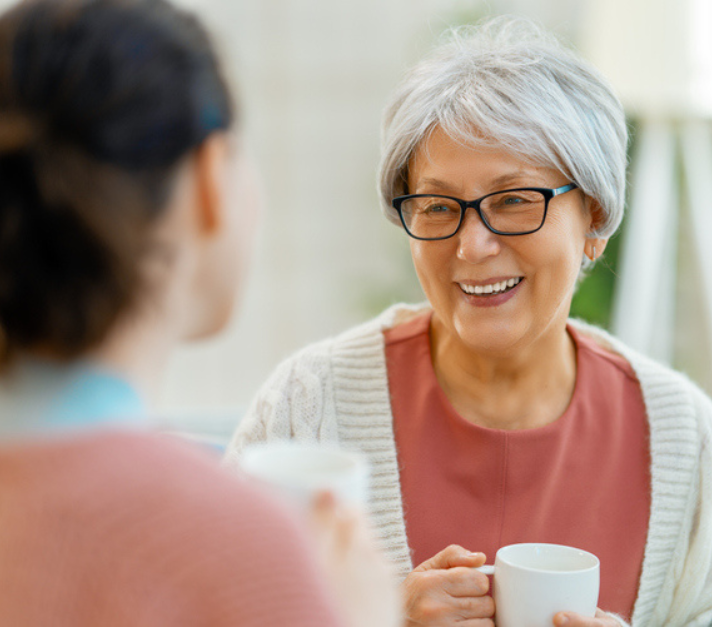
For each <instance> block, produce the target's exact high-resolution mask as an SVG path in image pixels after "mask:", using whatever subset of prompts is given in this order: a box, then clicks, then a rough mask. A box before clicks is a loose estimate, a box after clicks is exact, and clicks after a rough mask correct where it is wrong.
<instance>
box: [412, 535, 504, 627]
mask: <svg viewBox="0 0 712 627" xmlns="http://www.w3.org/2000/svg"><path fill="white" fill-rule="evenodd" d="M484 561H485V556H484V555H483V554H481V553H471V552H470V551H467V550H465V549H463V548H462V547H460V546H455V545H453V546H449V547H447V548H446V549H444V550H443V551H441V552H440V553H438V554H437V555H435V556H434V557H432V558H430V559H429V560H426V561H425V562H423V563H422V564H421V565H420V566H418V568H416V569H415V570H414V571H413V572H412V573H410V575H408V577H406V579H405V581H404V582H403V592H404V601H405V607H406V616H407V625H409V626H410V627H415V625H419V626H427V627H449V626H451V625H453V624H457V625H458V626H462V627H466V626H471V627H491V626H492V625H493V623H492V621H491V619H492V617H493V616H494V601H493V600H492V597H490V596H487V592H488V590H489V580H488V578H487V577H486V576H485V575H483V574H482V573H480V572H478V571H476V570H474V567H476V566H481V565H482V564H483V563H484Z"/></svg>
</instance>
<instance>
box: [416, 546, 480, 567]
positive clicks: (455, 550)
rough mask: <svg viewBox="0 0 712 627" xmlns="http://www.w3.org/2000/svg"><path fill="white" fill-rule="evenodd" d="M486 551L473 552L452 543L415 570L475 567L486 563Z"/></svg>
mask: <svg viewBox="0 0 712 627" xmlns="http://www.w3.org/2000/svg"><path fill="white" fill-rule="evenodd" d="M485 559H486V558H485V554H484V553H472V552H471V551H468V550H467V549H463V548H462V547H461V546H459V545H457V544H451V545H450V546H449V547H447V548H445V549H443V550H442V551H440V553H438V554H437V555H434V556H433V557H431V558H430V559H429V560H425V561H424V562H423V563H422V564H420V565H419V566H418V567H417V568H415V569H414V571H413V572H420V571H424V570H434V569H442V568H455V567H456V566H466V567H469V568H475V567H477V566H482V565H483V564H484V563H485Z"/></svg>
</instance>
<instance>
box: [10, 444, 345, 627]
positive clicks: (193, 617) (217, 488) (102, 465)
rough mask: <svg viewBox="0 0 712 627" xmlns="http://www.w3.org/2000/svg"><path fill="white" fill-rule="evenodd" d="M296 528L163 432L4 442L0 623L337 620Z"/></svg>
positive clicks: (177, 625) (292, 624) (293, 624)
mask: <svg viewBox="0 0 712 627" xmlns="http://www.w3.org/2000/svg"><path fill="white" fill-rule="evenodd" d="M319 575H320V573H319V572H318V571H317V567H316V566H315V565H314V563H313V560H312V559H311V556H310V555H309V540H308V537H307V535H306V533H305V532H304V531H303V530H302V529H301V528H300V526H299V525H298V524H297V523H296V522H295V521H293V520H292V518H291V516H290V515H289V513H288V512H285V511H283V510H282V509H281V508H280V506H279V505H278V504H276V503H274V502H272V501H271V500H270V499H269V498H268V497H266V496H264V495H263V494H262V493H261V492H259V491H257V490H256V489H254V488H253V487H251V486H250V485H249V484H248V483H247V482H243V481H242V480H240V479H236V478H234V477H229V476H227V475H225V474H224V473H223V472H222V471H221V470H220V469H219V468H217V467H215V465H214V464H213V463H212V460H210V459H209V458H207V457H206V456H205V455H203V453H202V451H198V450H196V449H194V448H193V447H192V446H191V445H188V444H186V443H183V442H179V441H175V440H173V439H172V438H169V437H167V436H157V435H147V434H139V433H131V432H122V431H118V430H117V431H111V432H93V433H87V434H84V435H80V436H76V435H75V436H72V437H63V438H61V439H54V440H44V441H39V440H34V441H28V442H25V443H14V444H2V445H1V446H0V624H2V625H6V626H11V627H40V626H41V627H84V626H86V627H89V626H91V627H124V626H129V625H130V626H131V627H144V626H145V627H149V626H150V627H161V626H163V625H165V626H170V627H188V626H190V627H196V626H206V627H207V626H210V627H221V626H223V625H225V626H227V625H230V626H233V627H234V626H239V627H243V626H244V627H270V626H275V627H276V626H278V625H279V626H280V627H284V626H289V627H302V626H303V627H307V626H310V627H315V626H324V627H328V626H332V625H333V626H337V625H341V624H342V623H340V622H339V620H338V619H337V617H336V613H335V609H334V608H333V607H332V603H331V601H330V597H329V594H328V591H327V590H325V589H324V585H323V583H322V580H321V579H320V576H319Z"/></svg>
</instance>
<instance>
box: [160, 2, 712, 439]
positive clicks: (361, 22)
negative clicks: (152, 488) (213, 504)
mask: <svg viewBox="0 0 712 627" xmlns="http://www.w3.org/2000/svg"><path fill="white" fill-rule="evenodd" d="M180 3H181V4H183V5H185V6H187V7H190V8H192V9H194V10H196V11H198V12H199V13H200V14H201V16H202V17H203V18H204V19H205V21H206V22H207V24H208V25H209V27H210V28H211V30H212V31H213V33H214V35H215V37H216V40H217V43H218V46H219V48H220V49H221V51H222V53H223V55H224V56H225V58H226V59H227V60H228V68H227V69H228V73H229V75H230V77H231V78H232V79H234V80H235V82H236V83H237V84H238V85H239V87H240V89H239V93H240V99H241V102H242V105H243V108H244V111H245V114H244V118H243V119H244V122H245V124H246V127H247V129H248V141H249V144H250V146H251V149H252V152H253V154H254V156H255V158H256V160H257V162H258V164H259V167H260V170H261V172H262V176H263V184H264V189H265V195H266V200H267V202H266V205H267V210H266V212H265V214H264V216H263V219H262V226H261V232H260V238H259V243H258V245H257V249H256V251H255V255H254V259H253V264H252V267H251V268H250V272H249V279H248V283H247V289H246V292H245V294H244V298H243V300H242V303H241V307H240V315H239V316H238V317H237V319H236V320H235V323H234V324H233V325H232V326H231V327H230V328H229V329H228V331H227V332H226V333H224V334H223V335H222V336H221V337H220V338H219V339H217V340H215V341H212V342H211V343H209V344H201V345H195V346H191V347H188V348H186V349H183V350H182V351H181V352H180V353H179V354H178V355H176V357H175V359H174V361H173V363H172V365H171V369H170V375H169V378H168V381H167V383H166V387H165V391H164V396H163V399H162V407H161V410H162V412H163V414H164V415H166V416H168V417H170V420H171V422H172V423H173V424H174V425H175V426H176V428H179V429H181V430H189V431H201V432H203V433H206V434H209V435H214V436H216V437H218V438H224V437H226V436H227V435H229V433H230V432H231V431H232V429H233V428H234V426H235V424H236V423H237V421H238V420H239V417H240V415H241V414H242V412H243V411H244V410H245V408H246V405H247V404H248V403H249V401H250V398H251V397H252V395H253V394H254V393H255V391H256V389H257V388H258V386H259V385H260V384H261V382H262V381H264V379H265V378H266V377H267V376H268V375H269V373H270V372H271V371H272V369H273V368H274V367H275V365H276V364H277V363H278V362H279V361H280V360H281V359H283V358H284V357H286V356H287V355H289V354H290V353H292V352H293V351H295V350H297V349H298V348H300V347H302V346H304V345H305V344H307V343H309V342H311V341H314V340H318V339H320V338H324V337H326V336H329V335H332V334H335V333H338V332H339V331H341V330H343V329H346V328H347V327H349V326H350V325H353V324H355V323H358V322H361V321H363V320H366V319H368V318H369V317H371V316H374V315H375V314H377V313H379V312H380V311H381V310H382V309H384V308H385V307H387V306H388V305H390V304H392V303H395V302H399V301H411V302H417V301H421V300H423V295H422V293H421V291H420V288H419V286H418V284H417V281H416V278H415V274H414V272H413V270H412V267H411V262H410V256H409V252H408V243H407V241H406V237H405V236H404V234H403V233H402V232H401V231H400V230H399V229H397V228H395V227H394V226H392V225H390V224H389V223H388V222H386V220H385V219H384V218H383V217H382V216H381V214H380V210H379V206H378V200H377V195H376V189H375V170H376V165H377V162H378V156H379V126H380V115H381V110H382V107H383V105H384V103H385V101H386V98H387V94H388V93H389V92H390V90H391V89H393V87H394V86H395V85H396V83H397V82H398V81H399V79H400V77H401V76H402V74H403V72H404V71H405V69H406V68H407V67H408V66H410V65H411V64H412V63H413V62H415V61H416V60H417V59H418V58H419V57H420V56H422V55H423V54H424V53H425V52H427V51H428V50H429V49H430V48H431V46H432V45H433V44H434V42H435V41H436V40H437V39H438V38H439V37H440V36H441V35H442V33H443V32H444V31H445V30H446V29H448V28H449V27H451V26H456V25H459V24H464V23H470V22H475V21H477V20H479V19H481V18H483V17H485V16H488V15H496V14H501V13H509V14H518V15H525V16H528V17H531V18H533V19H535V20H536V21H538V22H540V23H542V24H543V25H545V26H546V27H547V28H549V29H551V30H553V31H555V32H557V33H558V34H559V35H560V36H561V37H562V38H563V40H564V41H566V42H567V43H568V44H570V45H571V46H573V47H575V48H577V49H578V50H579V51H581V52H582V54H584V56H586V57H587V58H589V59H590V60H591V61H592V62H593V63H594V64H595V65H597V66H598V67H599V68H600V69H601V70H602V71H603V73H604V74H605V75H606V76H608V77H609V78H610V79H611V81H612V82H613V83H614V86H615V87H616V88H617V90H618V92H619V93H620V95H621V97H622V98H623V100H624V103H625V106H626V108H627V111H628V114H629V124H630V130H631V136H632V140H631V146H630V150H631V152H630V172H629V181H630V189H629V203H628V204H629V211H628V216H627V218H626V223H625V225H624V228H623V230H622V232H621V233H620V234H619V235H618V236H616V237H615V238H614V239H613V240H612V242H611V244H610V245H609V247H608V249H607V250H606V253H605V256H604V257H603V259H602V260H601V261H600V262H599V263H598V264H597V265H596V267H595V269H594V271H593V272H592V273H591V274H590V276H589V277H588V278H587V279H586V281H585V282H584V283H583V284H582V286H581V287H580V290H579V292H578V294H577V297H576V301H575V304H574V315H575V316H578V317H581V318H584V319H586V320H590V321H592V322H594V323H596V324H599V325H602V326H603V327H606V328H608V329H611V330H612V331H614V332H615V333H617V334H619V335H620V336H621V337H622V339H624V340H625V341H627V342H629V343H630V344H632V345H633V346H635V347H637V348H639V349H640V350H642V351H644V352H647V353H648V354H650V355H652V356H654V357H656V358H658V359H662V360H664V361H666V362H668V363H670V364H672V365H673V366H675V367H676V368H678V369H681V370H683V371H685V372H687V373H688V374H689V376H690V377H692V378H693V379H695V380H696V381H697V382H698V383H699V384H700V385H701V386H703V387H704V388H706V390H707V391H708V392H712V365H711V361H712V360H711V359H710V356H711V355H712V341H711V338H712V332H711V329H712V325H711V324H710V320H711V319H712V257H710V251H709V249H708V247H707V246H708V244H707V240H708V238H709V236H712V223H711V220H712V215H711V214H712V208H711V207H710V202H712V188H711V186H712V137H711V136H710V128H709V125H708V122H707V121H708V119H709V118H710V114H712V32H711V31H712V2H711V1H710V0H489V1H487V2H484V1H479V0H468V1H465V0H360V1H359V2H347V1H346V0H182V1H181V2H180Z"/></svg>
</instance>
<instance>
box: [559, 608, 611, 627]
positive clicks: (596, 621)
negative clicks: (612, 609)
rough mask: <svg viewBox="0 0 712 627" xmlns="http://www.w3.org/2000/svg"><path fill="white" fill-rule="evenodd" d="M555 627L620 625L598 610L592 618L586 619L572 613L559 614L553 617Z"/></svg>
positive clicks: (609, 626)
mask: <svg viewBox="0 0 712 627" xmlns="http://www.w3.org/2000/svg"><path fill="white" fill-rule="evenodd" d="M554 625H555V626H556V627H620V625H621V624H620V623H619V622H618V621H617V620H616V619H615V618H613V617H612V616H610V615H609V614H606V613H605V612H603V611H601V610H600V609H597V610H596V616H595V617H594V618H587V617H586V616H581V615H580V614H576V613H574V612H559V613H558V614H557V615H556V616H554Z"/></svg>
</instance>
